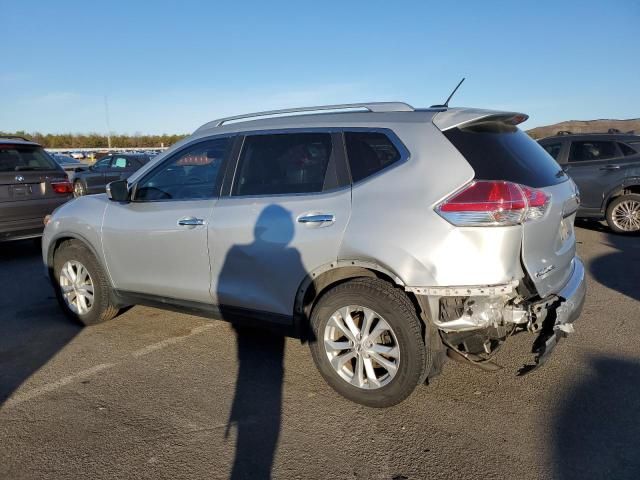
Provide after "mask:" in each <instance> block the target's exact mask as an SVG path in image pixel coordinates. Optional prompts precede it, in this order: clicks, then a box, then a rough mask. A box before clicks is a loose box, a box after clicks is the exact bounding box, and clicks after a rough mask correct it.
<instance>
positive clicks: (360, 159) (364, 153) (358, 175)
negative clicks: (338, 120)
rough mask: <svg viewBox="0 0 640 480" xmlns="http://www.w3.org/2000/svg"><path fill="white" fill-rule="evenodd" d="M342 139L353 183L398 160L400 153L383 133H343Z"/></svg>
mask: <svg viewBox="0 0 640 480" xmlns="http://www.w3.org/2000/svg"><path fill="white" fill-rule="evenodd" d="M344 138H345V143H346V146H347V156H348V157H349V167H350V168H351V178H352V180H353V182H358V181H360V180H362V179H363V178H367V177H369V176H371V175H373V174H374V173H377V172H379V171H380V170H382V169H383V168H386V167H388V166H389V165H391V164H393V163H395V162H397V161H398V160H400V152H398V149H397V148H396V147H395V145H394V144H393V143H392V142H391V140H389V137H387V136H386V135H385V134H384V133H380V132H345V134H344Z"/></svg>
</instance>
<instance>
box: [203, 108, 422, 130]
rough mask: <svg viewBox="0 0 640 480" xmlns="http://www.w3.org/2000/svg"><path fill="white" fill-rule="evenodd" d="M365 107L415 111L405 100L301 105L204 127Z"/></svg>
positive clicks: (240, 116)
mask: <svg viewBox="0 0 640 480" xmlns="http://www.w3.org/2000/svg"><path fill="white" fill-rule="evenodd" d="M355 108H360V109H365V110H369V111H370V112H413V111H415V110H414V108H413V107H412V106H411V105H409V104H406V103H403V102H373V103H345V104H342V105H321V106H318V107H299V108H285V109H284V110H269V111H266V112H256V113H246V114H244V115H235V116H233V117H225V118H219V119H217V120H213V121H211V122H208V123H205V124H204V125H203V126H202V127H200V128H203V127H205V126H206V127H214V128H215V127H220V126H222V125H223V124H225V123H227V122H232V121H234V120H245V119H248V118H256V117H268V116H271V115H285V114H290V113H300V112H320V111H324V110H349V109H355Z"/></svg>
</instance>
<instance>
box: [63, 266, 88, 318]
mask: <svg viewBox="0 0 640 480" xmlns="http://www.w3.org/2000/svg"><path fill="white" fill-rule="evenodd" d="M58 281H59V284H60V289H61V290H62V298H64V301H65V303H66V304H67V307H69V309H70V310H71V311H72V312H73V313H75V314H77V315H85V314H87V313H88V312H89V310H91V307H93V292H94V290H93V280H92V279H91V275H90V274H89V271H88V270H87V269H86V268H85V266H84V265H82V264H81V263H80V262H78V261H76V260H69V261H68V262H66V263H65V264H64V265H63V266H62V269H61V270H60V277H59V280H58Z"/></svg>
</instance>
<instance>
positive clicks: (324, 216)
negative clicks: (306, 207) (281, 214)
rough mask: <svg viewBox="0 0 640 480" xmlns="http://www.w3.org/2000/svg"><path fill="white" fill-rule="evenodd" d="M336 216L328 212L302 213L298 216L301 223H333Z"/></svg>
mask: <svg viewBox="0 0 640 480" xmlns="http://www.w3.org/2000/svg"><path fill="white" fill-rule="evenodd" d="M335 219H336V217H335V215H333V214H328V213H316V214H310V215H302V216H300V217H298V222H299V223H329V222H331V223H333V222H334V221H335Z"/></svg>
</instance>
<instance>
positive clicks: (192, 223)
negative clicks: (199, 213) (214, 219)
mask: <svg viewBox="0 0 640 480" xmlns="http://www.w3.org/2000/svg"><path fill="white" fill-rule="evenodd" d="M178 225H180V226H181V227H197V226H198V225H204V220H203V219H202V218H196V217H184V218H181V219H180V220H178Z"/></svg>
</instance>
